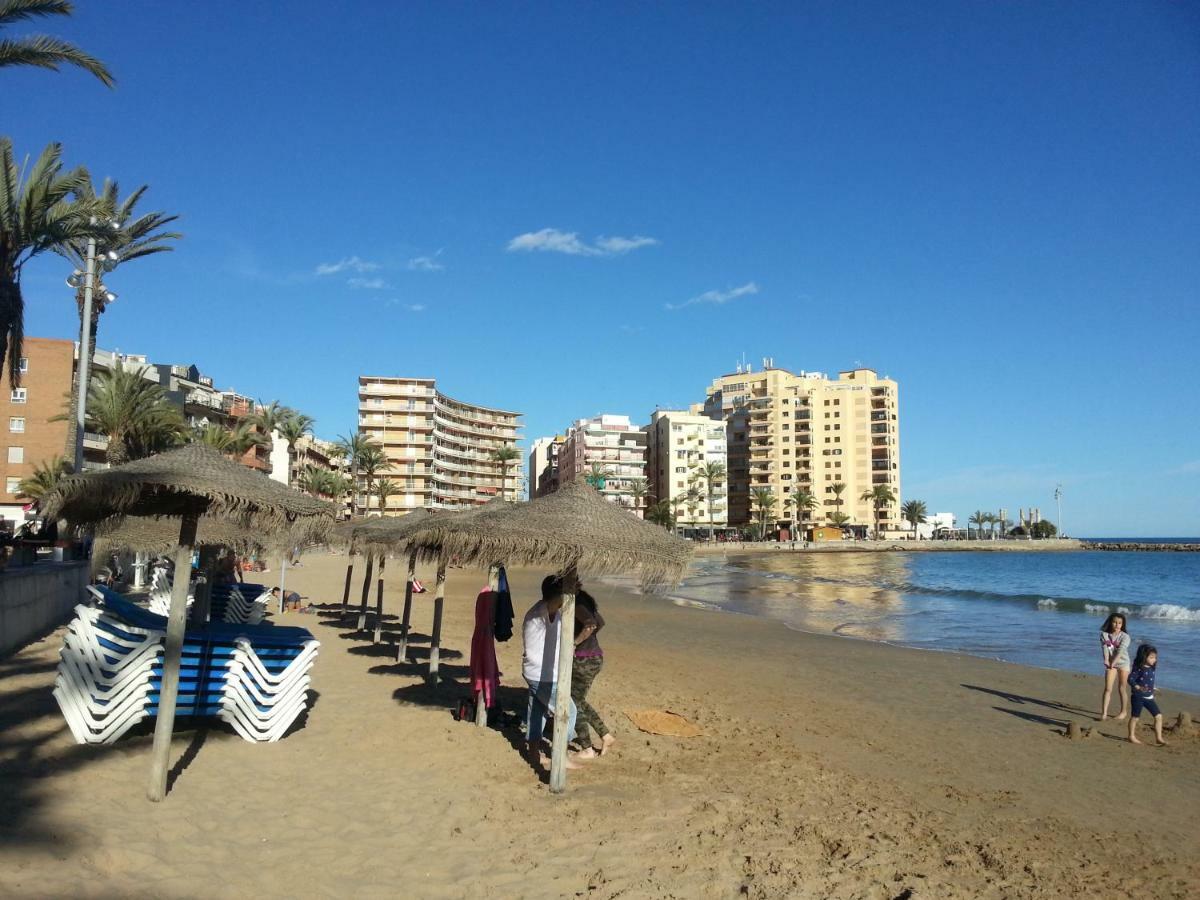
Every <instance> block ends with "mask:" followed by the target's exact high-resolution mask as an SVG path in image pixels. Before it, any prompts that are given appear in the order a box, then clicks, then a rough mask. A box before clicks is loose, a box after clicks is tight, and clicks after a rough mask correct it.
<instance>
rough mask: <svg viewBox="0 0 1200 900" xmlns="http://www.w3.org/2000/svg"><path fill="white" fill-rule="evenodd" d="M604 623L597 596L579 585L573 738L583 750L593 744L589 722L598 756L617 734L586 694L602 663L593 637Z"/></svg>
mask: <svg viewBox="0 0 1200 900" xmlns="http://www.w3.org/2000/svg"><path fill="white" fill-rule="evenodd" d="M603 627H604V617H603V616H601V615H600V610H599V609H597V608H596V598H594V597H593V596H592V595H591V594H589V593H588V592H587V591H585V590H583V589H582V588H580V590H579V593H578V594H576V595H575V663H574V669H573V671H572V675H571V699H572V700H574V701H575V705H576V706H577V707H579V725H578V727H577V728H576V729H575V742H576V743H577V744H579V746H580V747H582V748H584V749H585V751H586V750H587V749H590V748H592V737H591V735H590V734H588V726H589V725H590V726H591V728H592V730H593V731H595V732H596V737H598V738H600V747H599V752H600V755H601V756H603V755H604V754H605V753H606V752H608V750H609V748H610V747H612V745H613V744H615V743H616V738H614V737H613V736H612V735H611V734H610V733H609V731H608V727H607V726H606V725H605V724H604V720H603V719H601V718H600V714H599V713H598V712H596V709H595V707H593V706H592V704H590V703H589V702H588V699H587V695H588V691H589V690H590V689H591V687H592V682H593V681H595V680H596V676H597V675H599V674H600V669H601V668H602V667H603V666H604V651H603V650H601V649H600V641H599V640H598V639H597V637H596V635H597V634H599V632H600V629H601V628H603Z"/></svg>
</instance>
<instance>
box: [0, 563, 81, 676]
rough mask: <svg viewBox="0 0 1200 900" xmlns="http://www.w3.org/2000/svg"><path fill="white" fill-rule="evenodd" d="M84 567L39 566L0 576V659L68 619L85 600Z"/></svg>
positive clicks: (73, 565) (27, 567) (21, 568)
mask: <svg viewBox="0 0 1200 900" xmlns="http://www.w3.org/2000/svg"><path fill="white" fill-rule="evenodd" d="M88 565H89V564H88V563H87V562H86V561H80V562H43V563H38V564H37V565H33V566H19V567H16V568H10V569H7V570H6V571H4V572H0V657H3V656H5V655H7V654H9V653H11V652H12V651H13V650H15V649H16V648H18V647H21V646H23V645H25V644H27V643H29V641H31V640H33V639H34V638H37V637H40V636H41V635H43V634H46V633H47V632H49V631H52V630H53V629H55V628H57V627H58V626H59V625H61V624H63V623H64V622H66V621H67V620H68V619H70V618H71V610H73V609H74V608H75V606H76V605H77V604H79V603H83V602H84V600H85V598H84V589H85V588H86V587H87V583H88Z"/></svg>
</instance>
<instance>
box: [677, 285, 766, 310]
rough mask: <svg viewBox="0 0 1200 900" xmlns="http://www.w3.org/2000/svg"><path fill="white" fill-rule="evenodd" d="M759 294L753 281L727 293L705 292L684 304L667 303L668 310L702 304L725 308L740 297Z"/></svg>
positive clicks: (685, 301)
mask: <svg viewBox="0 0 1200 900" xmlns="http://www.w3.org/2000/svg"><path fill="white" fill-rule="evenodd" d="M757 293H758V285H757V284H755V283H754V282H753V281H748V282H746V283H745V284H743V285H742V286H741V287H735V288H730V289H729V290H727V291H705V292H704V293H703V294H699V295H697V296H695V297H692V298H691V299H690V300H684V301H683V302H682V303H667V304H665V305H666V308H667V309H683V308H685V307H688V306H698V305H699V304H702V303H707V304H711V305H713V306H724V305H725V304H726V303H728V302H729V301H731V300H736V299H738V297H747V296H750V295H751V294H757Z"/></svg>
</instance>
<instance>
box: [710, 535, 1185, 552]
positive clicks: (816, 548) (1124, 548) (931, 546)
mask: <svg viewBox="0 0 1200 900" xmlns="http://www.w3.org/2000/svg"><path fill="white" fill-rule="evenodd" d="M794 543H795V544H796V546H793V542H792V541H751V542H748V543H746V542H725V543H721V542H712V543H709V542H704V541H697V542H696V544H695V548H696V553H702V554H711V553H720V552H725V553H727V552H735V553H772V552H787V553H888V552H893V551H895V552H904V553H968V552H971V553H979V552H983V553H1069V552H1073V551H1078V550H1091V551H1096V552H1102V553H1200V544H1195V543H1182V544H1171V543H1161V542H1154V541H1149V542H1141V541H1091V540H1082V539H1078V538H1047V539H1045V540H1036V541H1013V540H996V541H977V540H972V541H932V540H931V541H829V542H816V543H814V542H809V543H808V546H804V543H803V542H802V541H796V542H794Z"/></svg>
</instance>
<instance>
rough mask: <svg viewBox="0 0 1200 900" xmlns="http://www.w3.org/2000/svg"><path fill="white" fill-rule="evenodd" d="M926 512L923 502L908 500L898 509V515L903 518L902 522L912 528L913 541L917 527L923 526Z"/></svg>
mask: <svg viewBox="0 0 1200 900" xmlns="http://www.w3.org/2000/svg"><path fill="white" fill-rule="evenodd" d="M927 512H928V510H926V508H925V501H924V500H909V501H908V502H907V503H905V504H904V505H903V506H902V507H900V515H902V516H904V521H906V522H908V524H909V525H911V526H912V530H913V540H914V541H915V540H916V539H917V526H918V525H924V524H925V515H926V513H927Z"/></svg>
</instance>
